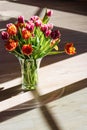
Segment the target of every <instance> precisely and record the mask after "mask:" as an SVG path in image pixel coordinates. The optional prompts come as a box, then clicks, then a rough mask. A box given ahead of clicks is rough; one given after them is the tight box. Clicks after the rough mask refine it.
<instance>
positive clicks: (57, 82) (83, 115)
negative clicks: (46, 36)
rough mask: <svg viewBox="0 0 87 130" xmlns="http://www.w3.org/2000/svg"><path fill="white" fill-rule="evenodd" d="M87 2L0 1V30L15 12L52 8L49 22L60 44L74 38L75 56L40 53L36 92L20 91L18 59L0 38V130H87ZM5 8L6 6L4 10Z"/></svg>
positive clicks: (34, 12)
mask: <svg viewBox="0 0 87 130" xmlns="http://www.w3.org/2000/svg"><path fill="white" fill-rule="evenodd" d="M86 5H87V2H86V1H85V2H78V1H76V0H74V1H73V2H70V1H66V0H63V1H62V2H61V1H56V0H54V1H53V2H52V1H49V0H46V1H44V2H43V1H42V2H41V1H40V0H38V2H36V1H35V0H33V1H28V0H25V1H23V0H21V1H20V0H17V1H12V0H8V1H0V31H1V30H4V28H5V24H6V23H9V22H13V21H15V20H16V18H17V16H18V15H24V16H25V18H26V19H29V17H30V16H32V15H34V14H37V15H40V16H42V15H43V12H44V7H48V8H50V9H53V11H54V14H53V16H52V18H51V20H50V21H51V22H52V23H53V24H54V25H55V27H56V28H59V29H60V31H61V34H62V39H61V43H60V48H61V49H62V45H64V43H65V42H66V41H71V42H74V44H75V46H76V48H77V54H76V55H74V56H68V55H66V54H61V55H54V56H47V57H44V58H43V59H42V61H41V66H40V70H39V86H38V88H37V90H36V91H33V92H23V91H22V90H21V74H20V65H19V62H18V60H17V59H16V58H15V57H14V56H13V55H11V54H8V52H6V50H5V49H4V45H3V44H4V43H3V41H2V40H0V41H1V42H0V48H2V49H1V50H0V54H1V55H0V122H1V123H0V129H1V130H12V129H14V130H40V129H41V130H87V123H86V122H87V100H86V98H87V17H86V15H87V6H86ZM3 7H4V8H3Z"/></svg>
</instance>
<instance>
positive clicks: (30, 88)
mask: <svg viewBox="0 0 87 130" xmlns="http://www.w3.org/2000/svg"><path fill="white" fill-rule="evenodd" d="M22 90H23V91H33V90H36V87H35V86H27V85H22Z"/></svg>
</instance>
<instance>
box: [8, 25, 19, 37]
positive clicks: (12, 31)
mask: <svg viewBox="0 0 87 130" xmlns="http://www.w3.org/2000/svg"><path fill="white" fill-rule="evenodd" d="M7 32H8V34H9V35H15V34H17V28H16V26H15V25H14V24H9V25H7Z"/></svg>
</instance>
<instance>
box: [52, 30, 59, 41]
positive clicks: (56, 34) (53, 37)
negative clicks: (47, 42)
mask: <svg viewBox="0 0 87 130" xmlns="http://www.w3.org/2000/svg"><path fill="white" fill-rule="evenodd" d="M60 36H61V34H60V31H59V30H54V31H52V32H51V38H52V39H57V38H60Z"/></svg>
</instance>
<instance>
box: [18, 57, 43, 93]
mask: <svg viewBox="0 0 87 130" xmlns="http://www.w3.org/2000/svg"><path fill="white" fill-rule="evenodd" d="M19 61H20V65H21V76H22V89H23V90H25V91H26V90H30V91H31V90H35V89H36V88H37V86H38V69H39V67H40V62H41V59H20V58H19Z"/></svg>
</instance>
